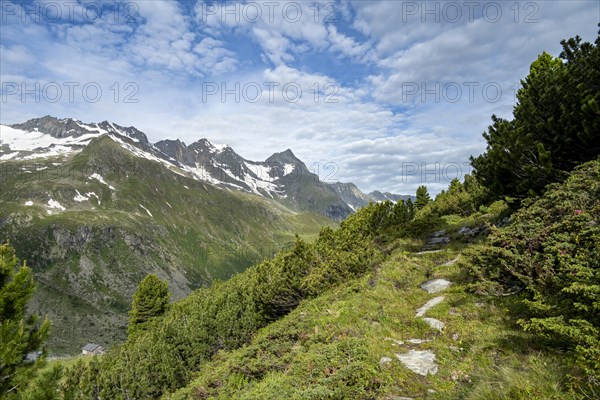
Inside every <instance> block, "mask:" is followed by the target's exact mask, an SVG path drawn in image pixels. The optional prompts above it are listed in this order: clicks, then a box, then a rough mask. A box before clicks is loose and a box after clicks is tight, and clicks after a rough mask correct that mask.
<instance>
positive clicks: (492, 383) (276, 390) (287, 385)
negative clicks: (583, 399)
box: [164, 215, 578, 400]
mask: <svg viewBox="0 0 600 400" xmlns="http://www.w3.org/2000/svg"><path fill="white" fill-rule="evenodd" d="M485 219H486V217H482V216H481V215H479V217H472V218H470V219H464V218H461V217H458V216H448V217H447V218H445V220H444V228H446V229H447V230H448V231H449V232H450V233H451V234H452V235H453V236H452V235H451V236H452V237H453V240H452V242H451V244H450V245H449V246H447V247H446V248H445V249H444V250H443V251H441V252H437V253H426V254H416V253H415V251H416V249H419V248H420V245H422V243H421V242H419V241H414V240H411V241H397V242H396V244H395V246H397V248H396V250H394V252H393V253H392V254H391V255H390V256H389V257H388V258H387V259H386V261H385V262H384V263H382V264H381V267H380V268H378V269H376V270H374V271H372V272H371V273H370V274H368V275H367V276H364V277H362V278H359V279H356V280H353V281H350V282H348V283H347V284H345V285H343V286H342V287H338V288H335V289H333V290H330V291H328V292H326V293H325V294H324V295H322V296H320V297H318V298H316V299H312V300H307V301H305V302H303V303H302V304H301V305H300V306H299V307H298V308H297V309H295V310H294V311H292V312H291V313H290V314H289V315H287V316H285V317H284V318H282V319H281V320H279V321H277V322H275V323H273V324H271V325H269V326H267V327H265V328H263V329H262V330H260V331H259V333H258V334H257V335H256V336H255V337H254V339H253V340H252V342H251V343H250V344H249V345H247V346H244V347H242V348H240V349H238V350H235V351H222V352H220V353H218V354H217V355H216V356H215V357H214V358H213V361H212V362H210V363H208V364H206V365H204V366H203V368H202V369H201V370H200V371H199V373H198V374H197V378H196V379H195V380H194V381H193V382H192V383H191V384H190V385H188V387H186V388H185V389H181V390H180V391H178V392H177V393H176V394H174V395H171V396H164V398H165V399H167V398H168V399H171V400H181V399H232V398H235V399H257V400H258V399H399V398H405V397H406V398H412V399H424V398H427V399H461V398H463V399H509V398H510V399H528V400H529V399H570V398H573V399H574V398H578V397H577V395H574V394H572V393H571V394H569V393H567V392H566V390H565V389H564V388H563V387H562V386H561V385H562V383H563V382H562V380H563V378H564V376H565V374H566V373H567V372H569V371H568V370H566V367H564V366H563V365H564V363H562V362H561V359H560V355H557V354H551V353H549V352H548V351H545V350H542V349H541V348H539V347H538V344H537V343H536V342H537V341H536V338H535V337H534V336H532V335H530V334H527V333H524V332H523V331H521V330H518V329H516V327H515V326H514V323H513V321H512V320H511V319H510V318H509V315H508V313H507V311H508V310H507V303H510V302H513V301H514V300H513V299H512V298H503V297H502V298H497V297H485V296H477V295H474V294H472V293H471V292H469V291H467V290H466V283H467V282H466V281H465V280H464V277H463V274H462V273H461V271H462V270H463V268H464V267H465V266H466V265H465V263H466V261H465V258H464V257H461V254H462V253H464V252H465V251H468V249H469V248H470V247H473V246H477V243H476V242H477V240H476V241H475V242H473V241H472V240H466V238H465V237H464V236H461V235H459V234H458V233H456V231H457V229H458V228H459V227H460V226H463V225H469V224H471V225H473V224H478V223H479V222H481V221H483V220H485ZM479 240H481V239H479ZM456 257H459V261H458V262H456V263H454V264H452V263H450V264H452V265H447V264H446V263H447V262H448V261H450V260H454V259H455V258H456ZM434 278H445V279H448V280H450V281H452V282H453V283H454V284H453V285H452V286H450V288H448V289H446V290H445V291H443V292H441V293H437V294H429V293H427V292H425V291H424V290H422V289H421V288H420V287H419V285H420V284H422V283H424V282H426V281H428V280H430V279H434ZM439 295H443V296H445V299H444V301H443V302H442V303H441V304H439V305H437V306H436V307H434V308H433V309H431V310H430V311H429V312H427V314H426V315H427V316H428V317H433V318H436V319H439V320H441V321H443V322H444V323H445V327H444V328H443V330H442V331H441V332H439V331H437V330H435V329H432V328H430V327H429V326H428V325H427V324H426V323H424V322H423V321H422V320H420V319H417V318H415V311H416V309H417V308H419V307H420V306H422V305H423V304H424V303H425V302H427V301H428V300H429V299H431V298H433V297H435V296H439ZM410 339H423V340H427V342H425V343H421V344H411V343H410V342H409V340H410ZM410 350H416V351H423V350H431V351H432V352H433V353H434V354H435V355H436V360H435V361H436V363H437V364H438V373H437V374H435V375H428V376H421V375H417V374H415V373H413V372H411V371H410V370H409V369H407V368H406V367H405V366H404V365H402V363H401V362H400V361H399V360H398V359H397V358H396V354H405V353H407V352H409V351H410ZM383 357H388V358H389V360H387V362H386V359H384V358H383ZM382 360H383V362H382Z"/></svg>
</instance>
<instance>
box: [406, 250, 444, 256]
mask: <svg viewBox="0 0 600 400" xmlns="http://www.w3.org/2000/svg"><path fill="white" fill-rule="evenodd" d="M440 251H443V250H427V251H419V252H418V253H413V254H412V255H413V256H421V255H423V254H432V253H439V252H440Z"/></svg>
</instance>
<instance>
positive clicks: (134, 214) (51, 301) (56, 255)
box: [0, 137, 333, 354]
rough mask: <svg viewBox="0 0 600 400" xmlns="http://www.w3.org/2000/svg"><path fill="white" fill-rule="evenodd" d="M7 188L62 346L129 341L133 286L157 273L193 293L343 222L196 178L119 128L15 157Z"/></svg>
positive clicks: (1, 224) (39, 306) (5, 221)
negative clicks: (64, 149) (118, 134)
mask: <svg viewBox="0 0 600 400" xmlns="http://www.w3.org/2000/svg"><path fill="white" fill-rule="evenodd" d="M28 171H29V172H28ZM93 174H99V175H100V176H102V178H103V179H104V180H105V182H106V184H104V183H101V182H100V181H98V180H96V179H90V176H92V175H93ZM1 186H2V191H1V192H0V240H3V241H4V240H10V242H11V243H12V244H13V245H14V246H15V248H16V249H17V253H18V255H19V257H21V258H22V259H26V260H27V262H28V265H30V266H31V267H32V268H33V269H34V271H35V273H36V279H37V281H38V282H39V288H38V291H37V294H36V296H35V298H34V300H33V303H32V308H33V309H34V310H36V311H39V312H41V313H42V314H47V315H48V316H49V317H50V319H51V320H52V321H53V325H54V326H53V334H52V338H51V340H50V349H51V351H52V352H54V353H59V354H61V353H75V352H77V351H79V349H80V347H81V346H82V345H84V344H85V343H86V342H96V343H101V344H104V345H107V344H111V343H114V342H115V341H118V340H121V339H123V338H124V333H125V326H126V313H127V310H128V308H129V304H130V301H131V294H132V293H133V291H134V290H135V287H136V286H137V284H138V283H139V281H141V279H142V278H143V277H144V276H145V275H146V274H148V273H156V274H157V275H159V276H161V277H162V278H166V279H168V281H169V284H170V288H171V290H172V291H173V292H174V296H175V298H181V297H183V296H184V295H186V294H188V293H189V292H190V291H191V290H193V289H195V288H197V287H199V286H201V285H205V284H208V283H209V282H211V281H212V280H214V279H227V278H228V277H230V276H231V275H232V274H234V273H236V272H240V271H242V270H244V269H245V268H247V267H248V266H250V265H251V264H253V263H254V262H256V261H257V260H260V259H262V258H265V257H271V256H272V255H273V254H274V253H275V252H276V251H277V250H278V249H280V248H282V247H284V246H285V245H286V243H288V242H290V241H291V240H293V238H294V235H295V234H296V233H298V234H300V235H301V236H303V237H307V238H310V237H313V236H314V235H315V234H316V233H317V232H318V230H319V228H320V227H321V226H323V225H333V223H332V222H331V221H330V220H328V219H327V218H325V217H323V216H319V215H316V214H313V213H295V212H292V211H290V210H288V209H286V208H285V207H283V206H281V205H279V204H276V203H274V202H270V201H268V200H265V199H261V198H259V197H257V196H252V195H246V194H243V193H240V192H234V191H229V190H223V189H217V188H215V187H213V186H211V185H208V184H204V183H202V182H198V181H195V180H193V179H189V178H187V177H185V176H182V175H179V174H177V173H176V172H173V171H170V170H169V169H167V167H165V166H163V165H161V164H159V163H156V162H154V161H150V160H146V159H143V158H140V157H136V156H134V155H133V154H131V153H129V152H127V151H126V150H124V149H122V148H121V147H120V146H119V145H118V144H117V143H115V142H114V141H112V140H111V139H110V138H108V137H101V138H98V139H96V140H95V141H94V142H93V143H92V144H91V145H89V146H88V147H86V148H85V149H84V150H83V151H82V152H81V153H79V154H76V155H74V156H69V157H67V158H55V159H46V160H43V161H38V160H35V162H32V161H20V162H3V163H2V175H1ZM109 186H112V187H113V188H114V190H113V189H111V188H110V187H109ZM90 192H93V193H94V194H95V195H96V196H97V197H96V196H94V195H89V193H90ZM78 194H79V195H82V196H85V197H88V199H89V200H85V201H79V202H78V201H75V200H74V198H75V197H77V196H78ZM50 199H52V200H54V201H56V202H58V203H59V204H60V206H62V207H64V208H65V210H60V209H58V208H49V207H48V201H49V200H50ZM27 202H31V203H27ZM26 203H27V204H32V205H30V206H29V205H26ZM146 210H147V211H146ZM48 211H50V212H51V214H50V213H49V212H48ZM150 214H151V215H150Z"/></svg>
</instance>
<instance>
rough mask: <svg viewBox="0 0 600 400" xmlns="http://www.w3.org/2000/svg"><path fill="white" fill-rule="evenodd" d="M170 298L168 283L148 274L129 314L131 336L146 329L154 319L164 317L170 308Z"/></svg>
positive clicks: (134, 296) (134, 298)
mask: <svg viewBox="0 0 600 400" xmlns="http://www.w3.org/2000/svg"><path fill="white" fill-rule="evenodd" d="M170 298H171V293H170V292H169V287H168V284H167V282H166V281H162V280H160V278H159V277H157V276H156V275H154V274H148V275H147V276H146V277H145V278H144V279H143V280H142V282H140V286H139V287H138V289H137V291H136V292H135V293H134V294H133V302H132V304H131V311H130V312H129V316H130V318H129V334H130V335H131V334H132V333H134V332H136V331H137V330H139V329H144V327H145V326H146V325H147V323H148V322H149V321H151V320H152V319H153V318H156V317H158V316H161V315H163V314H164V313H165V311H166V310H167V308H168V307H169V299H170Z"/></svg>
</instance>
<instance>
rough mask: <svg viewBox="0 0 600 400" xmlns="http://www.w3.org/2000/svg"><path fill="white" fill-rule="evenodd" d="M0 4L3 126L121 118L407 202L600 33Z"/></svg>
mask: <svg viewBox="0 0 600 400" xmlns="http://www.w3.org/2000/svg"><path fill="white" fill-rule="evenodd" d="M0 5H1V8H0V13H1V14H0V19H1V27H0V67H1V68H0V80H1V82H2V99H1V103H0V107H1V109H0V111H1V112H0V122H1V123H2V124H11V123H16V122H22V121H25V120H27V119H29V118H33V117H38V116H43V115H48V114H50V115H54V116H57V117H73V118H77V119H80V120H82V121H85V122H99V121H102V120H110V121H112V122H116V123H118V124H120V125H125V126H130V125H133V126H136V127H137V128H138V129H141V130H142V131H144V132H146V134H147V135H148V136H149V138H150V140H152V141H158V140H160V139H164V138H172V139H174V138H179V139H181V140H183V141H185V142H186V143H188V144H189V143H191V142H193V141H195V140H198V139H200V138H202V137H206V138H208V139H209V140H211V141H213V142H216V143H227V144H229V145H231V146H232V147H233V148H234V149H235V150H236V151H237V152H238V153H239V154H240V155H242V156H244V157H246V158H249V159H254V160H263V159H265V158H267V157H268V156H269V155H270V154H272V153H273V152H276V151H282V150H285V149H287V148H291V149H292V150H293V151H294V152H295V153H296V155H297V156H299V157H300V158H301V159H302V160H304V161H305V162H306V163H307V165H308V166H309V167H310V168H312V169H313V170H314V171H315V172H319V173H320V174H321V176H322V178H323V179H325V180H328V181H336V180H339V181H352V182H354V183H356V184H357V185H358V186H359V187H360V188H361V189H363V190H364V191H370V190H374V189H380V190H387V191H392V192H396V193H412V192H414V190H415V189H416V187H417V186H418V185H420V184H426V185H427V186H428V187H429V188H430V190H431V191H432V192H434V193H435V192H438V191H439V190H441V189H443V188H445V187H446V186H447V185H448V182H449V180H451V179H452V178H454V177H456V176H460V175H462V174H463V173H467V172H469V167H468V158H469V156H470V155H477V154H479V153H481V152H482V151H483V150H484V149H485V142H484V140H483V138H482V137H481V133H482V132H483V131H484V130H485V129H486V128H487V126H488V124H489V121H490V116H491V115H492V114H497V115H500V116H504V117H509V116H510V113H511V110H512V107H513V105H514V102H515V98H514V92H515V90H516V88H517V85H518V82H519V80H520V79H522V78H523V77H525V76H526V74H527V71H528V66H529V64H530V63H531V62H532V61H533V60H534V59H535V58H536V57H537V55H538V54H540V53H541V52H542V51H547V52H549V53H551V54H553V55H556V56H557V55H558V54H559V53H560V49H561V47H560V40H561V39H564V38H569V37H572V36H575V35H580V36H581V37H582V38H583V39H584V40H587V41H593V40H594V39H595V37H596V33H597V30H598V28H597V23H598V21H599V20H600V3H599V2H597V1H575V0H569V1H521V2H515V1H502V2H500V1H473V2H463V1H456V2H453V1H444V2H438V1H428V2H421V1H352V0H342V1H330V2H320V3H317V2H313V1H310V2H300V1H297V2H294V1H265V2H254V1H249V2H244V3H240V2H203V1H200V0H199V1H121V2H115V1H104V0H103V1H78V0H77V1H76V0H59V1H26V2H10V1H2V2H0ZM259 95H260V96H259ZM331 165H335V166H336V167H335V168H333V169H332V168H331Z"/></svg>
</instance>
